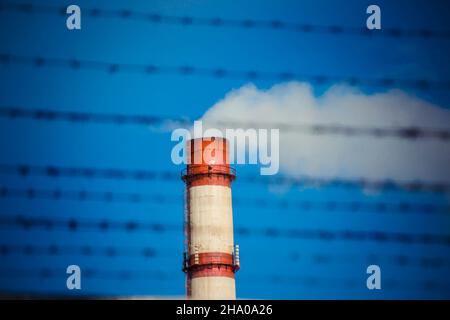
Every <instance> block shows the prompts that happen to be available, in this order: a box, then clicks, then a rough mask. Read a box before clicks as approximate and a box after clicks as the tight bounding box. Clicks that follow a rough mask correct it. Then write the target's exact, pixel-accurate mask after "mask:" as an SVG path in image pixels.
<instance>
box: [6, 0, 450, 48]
mask: <svg viewBox="0 0 450 320" xmlns="http://www.w3.org/2000/svg"><path fill="white" fill-rule="evenodd" d="M66 8H67V7H66V6H56V5H48V4H34V3H4V4H1V3H0V11H12V12H20V13H25V14H31V13H48V14H58V15H62V16H64V17H65V16H67V13H66ZM81 11H82V13H83V15H84V16H88V17H92V18H116V19H122V20H126V21H132V20H134V21H144V22H148V23H151V24H166V25H179V26H182V27H189V26H202V27H211V28H217V29H218V28H222V27H231V28H239V29H246V30H250V29H262V30H274V31H291V32H299V33H306V34H331V35H357V36H366V37H372V36H374V37H375V36H384V37H392V38H421V39H430V38H438V39H448V38H450V30H432V29H428V28H423V29H402V28H386V27H383V28H382V29H381V30H369V29H367V28H366V27H365V26H364V27H349V26H340V25H316V24H309V23H298V22H288V21H283V20H279V19H273V20H257V19H253V18H244V19H226V18H223V17H194V16H187V15H185V16H170V15H164V14H159V13H145V12H138V11H135V10H130V9H120V10H116V9H102V8H98V7H97V8H95V7H89V8H86V7H84V6H82V7H81Z"/></svg>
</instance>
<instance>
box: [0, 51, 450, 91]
mask: <svg viewBox="0 0 450 320" xmlns="http://www.w3.org/2000/svg"><path fill="white" fill-rule="evenodd" d="M10 64H18V65H26V66H31V67H35V68H44V67H56V68H63V69H71V70H81V69H84V70H93V71H104V72H107V73H109V74H117V73H139V74H142V75H148V76H151V75H156V74H168V75H177V76H194V75H196V76H206V77H210V78H218V79H222V78H231V79H240V80H245V81H253V80H259V79H260V80H278V81H289V80H301V81H308V82H310V83H314V84H317V85H325V84H331V83H338V82H345V83H347V84H348V85H351V86H357V85H361V86H368V87H384V88H386V87H388V88H390V87H405V88H411V89H418V90H445V91H448V90H450V81H434V80H428V79H396V78H390V77H385V78H362V77H358V76H354V75H351V76H334V75H325V74H320V75H312V74H301V73H296V72H289V71H281V72H272V71H259V70H231V69H227V68H220V67H219V68H205V67H197V66H194V65H179V66H163V65H156V64H131V63H118V62H107V61H99V60H84V59H79V58H72V59H70V58H50V57H41V56H34V57H33V56H21V55H17V54H9V53H5V52H1V53H0V65H10Z"/></svg>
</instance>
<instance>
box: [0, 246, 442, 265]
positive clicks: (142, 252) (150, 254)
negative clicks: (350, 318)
mask: <svg viewBox="0 0 450 320" xmlns="http://www.w3.org/2000/svg"><path fill="white" fill-rule="evenodd" d="M14 254H21V255H24V256H43V255H48V256H62V255H71V256H74V255H80V256H84V257H106V258H118V257H138V258H143V259H155V258H158V257H161V256H163V254H162V251H161V250H159V249H156V248H154V247H148V246H144V247H117V246H112V245H110V246H97V245H76V246H75V245H59V244H49V245H39V246H38V245H30V244H8V243H3V244H0V256H3V257H6V256H10V255H14ZM286 257H287V258H286V259H287V260H289V261H291V262H310V263H313V264H318V265H328V264H332V263H347V264H348V263H354V261H357V260H359V261H361V262H369V261H370V262H371V263H375V262H377V263H378V262H379V261H382V262H384V261H387V262H388V263H389V264H391V265H395V266H399V267H407V266H411V267H415V266H417V267H420V268H423V269H428V268H443V267H450V260H448V259H445V258H443V257H439V256H434V257H433V256H423V257H412V256H407V255H402V254H398V255H392V256H387V255H378V254H367V255H364V256H363V255H361V257H359V256H355V255H337V254H334V255H333V254H329V253H310V254H305V253H303V252H302V253H299V252H291V253H290V254H288V255H286Z"/></svg>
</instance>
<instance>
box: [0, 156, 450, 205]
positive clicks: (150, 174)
mask: <svg viewBox="0 0 450 320" xmlns="http://www.w3.org/2000/svg"><path fill="white" fill-rule="evenodd" d="M0 174H14V175H19V176H21V177H28V176H31V175H33V176H45V177H49V178H58V177H70V178H84V179H108V180H135V181H155V180H161V181H180V178H181V175H180V174H178V173H175V172H173V171H170V170H160V171H156V170H146V169H124V168H98V167H64V166H58V165H47V166H36V165H28V164H15V165H10V164H0ZM239 181H245V182H247V183H253V184H269V185H270V184H272V185H292V186H294V187H309V186H310V187H324V186H334V187H339V188H345V189H352V188H363V189H369V190H382V191H389V190H406V191H408V192H431V193H446V192H450V183H447V182H427V181H420V180H416V181H396V180H393V179H380V180H377V179H369V178H341V177H315V176H307V175H302V176H295V177H291V176H284V175H276V176H257V175H240V176H239ZM0 187H1V186H0ZM0 191H1V189H0ZM3 193H5V190H3ZM56 194H58V193H57V192H56ZM1 195H2V192H0V196H1ZM105 198H107V197H105ZM135 201H139V196H136V200H135Z"/></svg>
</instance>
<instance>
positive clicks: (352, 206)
mask: <svg viewBox="0 0 450 320" xmlns="http://www.w3.org/2000/svg"><path fill="white" fill-rule="evenodd" d="M10 197H18V198H26V199H44V200H55V201H57V200H69V201H98V202H105V203H120V202H125V203H154V204H161V205H163V204H180V205H181V204H182V197H181V196H180V197H177V196H171V195H167V194H163V193H154V194H143V193H137V192H131V193H118V192H113V191H87V190H84V189H81V190H62V189H59V188H56V189H51V190H50V189H36V188H26V189H13V188H8V187H5V186H0V199H2V198H10ZM233 204H235V205H238V206H247V207H255V208H268V209H272V208H275V209H280V210H282V212H284V210H285V209H290V208H291V209H297V210H299V212H302V213H305V212H311V211H315V210H316V211H326V212H348V213H362V212H370V213H380V214H383V213H399V214H412V213H420V214H427V215H431V214H450V205H436V204H432V203H412V202H406V201H403V202H383V201H377V202H363V201H333V200H330V201H311V200H287V199H282V200H272V201H269V200H267V199H266V198H263V197H259V198H239V197H234V198H233Z"/></svg>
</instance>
